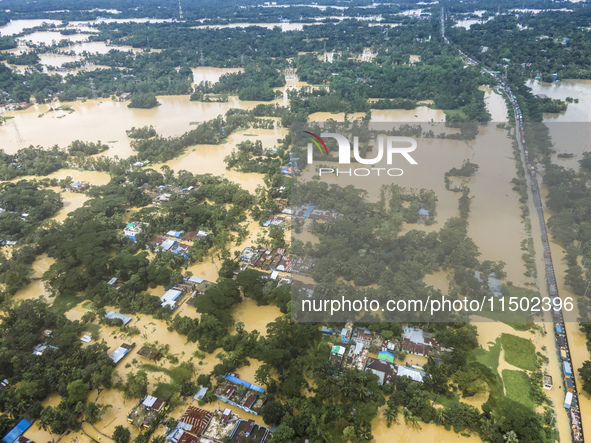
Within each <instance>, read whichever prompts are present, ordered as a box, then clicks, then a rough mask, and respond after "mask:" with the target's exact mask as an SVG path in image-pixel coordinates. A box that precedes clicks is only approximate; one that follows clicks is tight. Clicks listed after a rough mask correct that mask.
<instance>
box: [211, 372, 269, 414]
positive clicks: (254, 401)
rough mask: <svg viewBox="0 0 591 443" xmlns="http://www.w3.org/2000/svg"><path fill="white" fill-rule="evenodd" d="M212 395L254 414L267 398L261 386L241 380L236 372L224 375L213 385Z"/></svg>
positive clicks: (257, 412)
mask: <svg viewBox="0 0 591 443" xmlns="http://www.w3.org/2000/svg"><path fill="white" fill-rule="evenodd" d="M214 395H215V396H216V397H217V398H218V399H220V400H221V401H223V402H225V403H228V404H231V405H233V406H237V407H239V408H240V409H243V410H244V411H246V412H250V413H251V414H254V415H258V414H259V412H260V410H261V407H262V406H263V404H264V403H265V401H266V400H267V396H266V394H265V390H264V389H263V388H261V387H260V386H257V385H254V384H252V383H249V382H247V381H244V380H241V379H240V378H238V376H237V375H236V374H226V375H224V377H223V379H222V381H221V382H220V383H219V384H218V385H217V386H216V387H215V390H214Z"/></svg>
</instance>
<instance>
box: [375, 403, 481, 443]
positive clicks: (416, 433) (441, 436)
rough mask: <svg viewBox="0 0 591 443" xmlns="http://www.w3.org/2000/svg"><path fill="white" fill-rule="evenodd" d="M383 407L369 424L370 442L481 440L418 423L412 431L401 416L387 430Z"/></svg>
mask: <svg viewBox="0 0 591 443" xmlns="http://www.w3.org/2000/svg"><path fill="white" fill-rule="evenodd" d="M384 409H385V406H383V407H381V408H380V409H379V412H378V416H377V417H376V418H374V419H373V421H372V423H371V429H372V435H373V437H374V439H373V440H372V441H374V442H376V443H391V442H393V441H404V442H409V443H419V442H432V443H448V442H452V441H458V442H462V443H480V442H481V441H482V440H481V439H480V437H478V436H477V435H471V436H470V437H464V436H462V435H461V434H456V433H455V432H453V431H451V430H450V431H447V430H446V429H445V428H444V427H443V426H437V425H434V424H427V423H423V422H421V421H419V424H420V426H421V428H420V429H414V428H413V427H412V426H410V424H406V423H404V419H403V417H402V414H399V415H398V424H394V423H392V426H391V427H390V428H388V426H387V425H386V419H385V418H384V415H383V411H384Z"/></svg>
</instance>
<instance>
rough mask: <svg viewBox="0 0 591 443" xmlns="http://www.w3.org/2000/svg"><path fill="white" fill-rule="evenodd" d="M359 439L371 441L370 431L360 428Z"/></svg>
mask: <svg viewBox="0 0 591 443" xmlns="http://www.w3.org/2000/svg"><path fill="white" fill-rule="evenodd" d="M359 438H360V439H361V440H365V441H371V440H373V435H371V429H370V428H361V429H360V430H359Z"/></svg>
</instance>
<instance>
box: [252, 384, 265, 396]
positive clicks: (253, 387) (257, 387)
mask: <svg viewBox="0 0 591 443" xmlns="http://www.w3.org/2000/svg"><path fill="white" fill-rule="evenodd" d="M250 389H252V390H253V391H257V392H261V393H263V394H264V393H265V390H264V389H263V388H261V387H260V386H257V385H250Z"/></svg>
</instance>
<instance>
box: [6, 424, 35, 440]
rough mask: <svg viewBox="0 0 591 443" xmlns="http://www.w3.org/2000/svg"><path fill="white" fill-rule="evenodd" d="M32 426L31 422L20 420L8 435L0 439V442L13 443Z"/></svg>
mask: <svg viewBox="0 0 591 443" xmlns="http://www.w3.org/2000/svg"><path fill="white" fill-rule="evenodd" d="M32 424H33V420H29V419H28V418H23V419H21V420H20V421H19V422H18V423H17V424H16V425H15V426H14V428H12V429H11V430H10V431H9V432H8V434H6V435H5V436H4V437H2V441H3V442H4V443H15V442H16V441H17V440H18V439H19V437H20V436H21V435H22V434H23V433H24V432H25V431H26V430H27V429H29V428H30V427H31V425H32Z"/></svg>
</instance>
